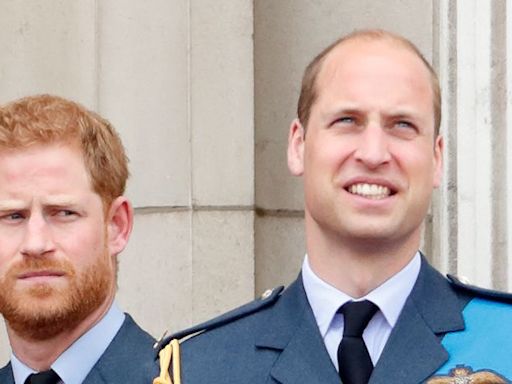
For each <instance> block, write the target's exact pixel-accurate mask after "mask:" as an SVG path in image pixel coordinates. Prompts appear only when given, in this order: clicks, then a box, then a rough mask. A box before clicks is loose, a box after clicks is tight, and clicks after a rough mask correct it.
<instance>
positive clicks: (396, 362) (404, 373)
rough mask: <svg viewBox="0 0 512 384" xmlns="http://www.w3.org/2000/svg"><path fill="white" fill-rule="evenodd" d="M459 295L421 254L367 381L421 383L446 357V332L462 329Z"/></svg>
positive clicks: (462, 304)
mask: <svg viewBox="0 0 512 384" xmlns="http://www.w3.org/2000/svg"><path fill="white" fill-rule="evenodd" d="M464 305H465V302H464V300H461V299H459V298H458V297H457V296H456V295H455V293H454V292H453V290H452V289H451V288H450V285H449V282H448V281H447V280H446V279H445V278H444V277H443V276H441V275H440V274H439V273H438V272H437V271H436V270H434V269H433V268H432V267H431V266H430V265H429V264H428V263H427V262H426V260H425V259H424V258H423V259H422V265H421V270H420V274H419V276H418V280H417V281H416V284H415V286H414V288H413V291H412V292H411V295H410V296H409V298H408V299H407V301H406V303H405V306H404V308H403V309H402V312H401V314H400V317H399V319H398V322H397V323H396V325H395V327H394V328H393V331H392V332H391V335H390V337H389V340H388V342H387V344H386V347H385V348H384V351H383V353H382V355H381V357H380V359H379V361H378V363H377V365H376V367H375V369H374V371H373V374H372V377H371V379H370V384H384V383H385V384H389V383H395V382H396V383H411V384H414V383H421V382H423V381H425V380H426V379H427V378H428V377H430V376H431V375H432V374H434V373H435V372H436V371H437V369H438V368H439V367H440V366H441V365H442V364H443V363H444V362H445V361H446V360H447V359H448V353H447V352H446V350H445V349H444V347H443V346H442V344H441V338H442V336H444V334H446V333H447V332H454V331H458V330H462V329H464V320H463V318H462V314H461V312H462V309H463V307H464Z"/></svg>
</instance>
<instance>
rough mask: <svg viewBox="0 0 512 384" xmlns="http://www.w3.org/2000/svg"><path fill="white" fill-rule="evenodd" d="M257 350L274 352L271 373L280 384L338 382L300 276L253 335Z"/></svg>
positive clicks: (330, 383) (337, 383) (326, 383)
mask: <svg viewBox="0 0 512 384" xmlns="http://www.w3.org/2000/svg"><path fill="white" fill-rule="evenodd" d="M256 347H257V348H259V349H260V350H262V349H270V350H274V351H276V352H277V353H278V354H279V356H278V357H277V359H276V361H275V363H274V365H273V367H272V370H271V372H270V375H271V376H272V377H273V378H274V380H276V381H277V382H279V383H282V384H296V383H308V384H315V383H322V384H339V383H340V380H339V378H338V373H337V372H336V369H335V368H334V365H333V364H332V362H331V360H330V358H329V355H328V353H327V350H326V349H325V345H324V343H323V340H322V337H321V335H320V332H319V330H318V326H317V325H316V321H315V318H314V315H313V312H312V310H311V307H310V306H309V303H308V301H307V298H306V293H305V292H304V287H303V285H302V277H301V276H299V278H298V279H297V280H296V281H295V282H294V283H293V284H292V285H291V286H290V287H289V288H288V289H287V290H286V291H285V292H284V293H283V295H282V297H281V298H280V299H279V301H278V302H277V303H276V304H275V306H274V309H273V311H271V312H270V313H269V318H268V321H267V322H266V325H265V327H264V330H262V332H261V333H260V334H259V335H258V337H257V338H256Z"/></svg>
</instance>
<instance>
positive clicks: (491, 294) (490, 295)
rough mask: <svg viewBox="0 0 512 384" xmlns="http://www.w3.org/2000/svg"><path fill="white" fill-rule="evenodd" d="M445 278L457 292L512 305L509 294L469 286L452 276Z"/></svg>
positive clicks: (511, 295)
mask: <svg viewBox="0 0 512 384" xmlns="http://www.w3.org/2000/svg"><path fill="white" fill-rule="evenodd" d="M447 277H448V280H449V281H450V283H451V284H452V285H453V286H454V287H455V288H456V289H458V290H461V291H464V292H466V293H470V294H472V295H474V296H476V297H482V298H485V299H490V300H496V301H502V302H506V303H511V304H512V293H510V292H502V291H496V290H493V289H487V288H481V287H477V286H476V285H472V284H469V283H468V282H467V281H465V280H463V279H461V278H459V277H457V276H454V275H447Z"/></svg>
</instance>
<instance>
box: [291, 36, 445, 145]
mask: <svg viewBox="0 0 512 384" xmlns="http://www.w3.org/2000/svg"><path fill="white" fill-rule="evenodd" d="M351 40H366V41H372V40H389V41H391V42H393V43H397V44H399V45H401V46H403V47H404V48H406V49H407V50H409V51H411V52H412V53H413V54H415V55H416V56H417V57H418V58H419V59H420V60H421V61H422V62H423V64H425V66H426V67H427V69H428V71H429V73H430V79H431V85H432V92H433V96H434V99H433V105H434V121H435V125H434V129H435V131H434V132H435V136H437V135H438V134H439V127H440V125H441V89H440V87H439V79H438V77H437V74H436V72H435V71H434V68H432V66H431V65H430V63H429V62H428V61H427V60H426V59H425V57H424V56H423V55H422V53H421V52H420V50H419V49H418V47H416V46H415V45H414V44H413V43H412V42H411V41H410V40H407V39H406V38H405V37H402V36H400V35H396V34H394V33H391V32H388V31H384V30H381V29H365V30H359V31H355V32H352V33H350V34H348V35H346V36H343V37H342V38H340V39H338V40H336V41H335V42H334V43H332V44H331V45H329V46H328V47H327V48H325V49H324V50H323V51H322V52H320V53H319V54H318V55H317V56H316V57H315V58H314V59H313V60H312V61H311V62H310V63H309V64H308V66H307V67H306V70H305V71H304V76H303V77H302V86H301V90H300V96H299V102H298V105H297V116H298V118H299V121H300V122H301V124H302V126H303V127H304V129H306V126H307V125H308V121H309V116H310V113H311V108H312V107H313V104H314V103H315V102H316V99H317V97H318V90H317V89H316V79H317V77H318V74H319V73H320V69H321V68H322V64H323V62H324V61H325V58H326V57H327V55H328V54H329V53H330V52H331V51H332V50H333V49H334V48H336V47H338V46H339V45H341V44H342V43H344V42H347V41H351Z"/></svg>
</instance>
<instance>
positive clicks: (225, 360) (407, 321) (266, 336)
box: [162, 259, 512, 384]
mask: <svg viewBox="0 0 512 384" xmlns="http://www.w3.org/2000/svg"><path fill="white" fill-rule="evenodd" d="M458 285H459V284H458V283H457V282H454V281H450V280H449V279H447V278H446V277H444V276H442V275H441V274H439V273H438V272H437V271H436V270H434V269H433V268H432V267H431V266H430V265H429V264H428V263H427V261H426V260H425V259H423V260H422V266H421V270H420V274H419V276H418V279H417V281H416V284H415V286H414V288H413V290H412V292H411V294H410V296H409V298H408V299H407V301H406V303H405V306H404V308H403V310H402V312H401V314H400V317H399V319H398V321H397V323H396V325H395V327H394V328H393V331H392V333H391V335H390V337H389V340H388V342H387V344H386V346H385V348H384V351H383V353H382V355H381V357H380V359H379V361H378V363H377V365H376V367H375V369H374V371H373V374H372V376H371V379H370V384H391V383H396V384H417V383H423V382H427V380H428V378H429V377H431V376H432V375H434V374H435V373H436V372H437V371H438V370H439V369H440V367H442V366H443V364H444V363H445V362H447V361H448V358H449V352H448V351H447V350H446V349H445V347H444V346H443V345H442V344H441V341H442V339H443V337H444V336H445V335H446V334H450V333H453V334H457V332H459V331H462V330H464V327H465V325H464V318H463V313H462V312H463V309H464V308H465V306H466V305H467V303H468V302H470V301H471V300H472V298H473V297H474V296H475V295H474V293H473V292H472V291H471V290H468V289H465V288H464V287H462V286H461V287H459V286H458ZM504 296H506V295H504ZM506 299H510V297H506ZM507 310H508V313H512V306H510V308H508V309H507ZM197 332H199V334H197V335H195V336H192V337H191V338H189V339H188V340H185V341H183V342H182V344H181V364H182V366H181V372H182V375H181V377H182V383H183V384H204V383H209V384H263V383H267V384H270V383H274V384H275V383H281V384H298V383H307V384H317V383H318V384H339V383H340V379H339V377H338V373H337V371H336V369H335V367H334V365H333V364H332V362H331V360H330V358H329V356H328V353H327V350H326V348H325V345H324V342H323V340H322V337H321V335H320V332H319V330H318V326H317V324H316V321H315V318H314V315H313V312H312V310H311V307H310V305H309V303H308V300H307V297H306V294H305V291H304V288H303V285H302V278H301V277H300V276H299V278H298V279H297V280H296V281H295V282H294V283H293V284H292V285H291V286H290V287H289V288H288V289H286V290H285V291H283V292H282V294H281V293H280V290H275V291H274V292H273V294H272V295H270V296H268V297H266V298H264V299H260V300H257V301H255V302H252V303H250V304H248V305H246V306H244V307H241V308H238V309H236V310H234V311H232V312H229V313H227V314H225V315H223V316H220V317H219V318H216V319H213V320H211V321H209V322H206V323H204V324H200V325H198V326H196V327H193V328H190V329H188V330H185V331H183V332H180V333H177V334H175V335H172V336H170V337H169V338H168V339H167V340H164V341H163V342H162V345H165V343H166V342H167V341H168V340H169V339H171V338H178V339H181V338H183V337H184V336H187V335H192V334H194V333H197ZM510 347H512V345H509V348H510ZM510 352H511V354H508V356H512V351H510ZM507 358H508V357H507ZM511 361H512V360H511ZM510 365H512V363H510ZM441 382H446V383H451V382H455V381H441ZM506 382H508V381H506Z"/></svg>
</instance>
